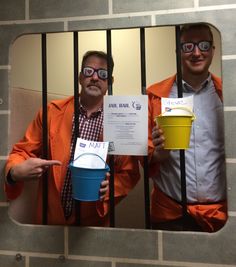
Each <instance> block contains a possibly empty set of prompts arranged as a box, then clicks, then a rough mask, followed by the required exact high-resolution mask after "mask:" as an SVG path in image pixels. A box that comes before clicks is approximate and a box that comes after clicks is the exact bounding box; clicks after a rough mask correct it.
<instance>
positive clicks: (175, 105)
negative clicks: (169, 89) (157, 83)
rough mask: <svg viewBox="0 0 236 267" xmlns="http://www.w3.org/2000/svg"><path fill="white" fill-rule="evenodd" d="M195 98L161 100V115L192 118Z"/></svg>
mask: <svg viewBox="0 0 236 267" xmlns="http://www.w3.org/2000/svg"><path fill="white" fill-rule="evenodd" d="M192 111H193V96H188V97H183V98H165V97H162V98H161V113H162V115H163V116H170V115H171V116H173V115H176V116H177V115H180V116H181V115H185V116H192Z"/></svg>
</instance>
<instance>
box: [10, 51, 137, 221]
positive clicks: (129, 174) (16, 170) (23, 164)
mask: <svg viewBox="0 0 236 267" xmlns="http://www.w3.org/2000/svg"><path fill="white" fill-rule="evenodd" d="M107 62H108V56H107V54H105V53H104V52H101V51H88V52H87V53H86V54H85V55H84V57H83V60H82V67H81V73H80V76H79V83H80V85H81V93H80V96H79V111H78V114H79V137H80V138H83V139H86V140H90V141H102V131H103V97H104V95H105V94H106V92H107V88H108V81H107V78H108V70H107ZM111 62H112V70H113V65H114V63H113V60H112V58H111ZM48 136H49V160H44V159H41V158H40V157H42V155H41V151H42V138H41V137H42V111H39V113H38V114H37V116H36V118H35V119H34V120H33V121H32V123H31V124H30V125H29V126H28V128H27V130H26V133H25V136H24V137H23V139H22V140H20V141H19V142H18V143H17V144H15V145H14V147H13V149H12V151H11V153H10V155H9V158H8V160H7V163H6V168H5V173H6V182H5V191H6V194H7V197H8V199H9V200H12V199H16V198H17V197H18V196H19V195H20V194H21V193H22V190H23V187H24V183H27V181H29V180H31V179H39V187H38V201H37V210H36V211H35V223H38V224H40V223H42V179H41V177H42V175H43V173H44V171H45V170H48V171H49V178H48V209H47V210H48V211H47V212H48V215H47V218H48V224H54V225H58V224H62V225H73V224H76V216H75V205H74V200H73V199H72V197H71V194H68V192H67V190H66V188H69V191H71V179H70V170H69V169H68V164H69V162H70V161H71V160H72V158H73V155H72V152H71V151H72V144H73V143H74V139H75V136H76V134H75V127H74V97H69V98H67V99H64V100H56V101H52V102H51V103H50V104H49V105H48ZM114 171H115V202H116V203H117V202H119V201H120V200H121V199H122V198H123V197H125V196H126V195H127V194H128V192H129V190H130V189H131V188H132V187H133V186H134V185H135V184H136V183H137V181H138V179H139V171H138V162H137V161H136V160H135V159H134V158H133V157H128V156H117V157H115V159H114ZM106 178H107V179H106V180H105V181H103V182H102V184H101V188H100V194H101V199H100V200H99V201H96V202H81V205H80V214H79V217H80V224H81V225H92V226H108V225H109V198H108V183H109V182H108V180H109V179H108V178H109V174H107V177H106ZM77 216H78V215H77Z"/></svg>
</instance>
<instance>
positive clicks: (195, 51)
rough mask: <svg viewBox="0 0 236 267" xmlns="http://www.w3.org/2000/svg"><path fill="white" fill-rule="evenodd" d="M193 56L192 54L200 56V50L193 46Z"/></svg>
mask: <svg viewBox="0 0 236 267" xmlns="http://www.w3.org/2000/svg"><path fill="white" fill-rule="evenodd" d="M193 54H194V55H195V56H198V55H201V50H200V49H199V48H198V46H197V45H195V46H194V49H193Z"/></svg>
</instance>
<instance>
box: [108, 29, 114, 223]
mask: <svg viewBox="0 0 236 267" xmlns="http://www.w3.org/2000/svg"><path fill="white" fill-rule="evenodd" d="M106 41H107V56H108V60H107V69H108V95H112V71H111V56H112V52H111V51H112V49H111V30H107V31H106ZM109 165H110V181H109V201H110V213H109V214H110V227H115V200H114V195H115V181H114V177H115V175H114V156H113V155H110V157H109Z"/></svg>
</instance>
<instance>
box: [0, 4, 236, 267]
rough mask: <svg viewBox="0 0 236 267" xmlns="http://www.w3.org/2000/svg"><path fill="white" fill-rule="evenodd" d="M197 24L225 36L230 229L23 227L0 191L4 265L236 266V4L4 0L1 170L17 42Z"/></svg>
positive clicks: (0, 263) (0, 24)
mask: <svg viewBox="0 0 236 267" xmlns="http://www.w3.org/2000/svg"><path fill="white" fill-rule="evenodd" d="M199 21H204V22H209V23H211V24H213V25H214V26H216V27H217V28H218V29H219V30H220V32H221V34H222V55H223V56H222V60H223V68H222V73H223V86H224V104H225V134H226V157H227V186H228V203H229V220H228V222H227V225H226V226H225V227H224V228H223V229H222V230H221V231H219V232H217V233H215V234H206V233H201V234H199V233H173V232H162V231H150V230H128V229H107V228H102V229H98V228H76V227H53V226H32V225H19V224H18V223H16V222H13V221H12V220H11V219H9V217H8V213H7V210H8V204H7V202H6V201H5V198H4V194H3V191H2V186H1V189H0V267H10V266H24V267H38V266H44V267H49V266H50V267H51V266H55V267H57V266H70V267H73V266H81V267H92V266H96V267H100V266H101V267H102V266H103V267H106V266H107V267H131V266H139V267H148V266H189V267H190V266H199V267H200V266H203V267H204V266H216V264H217V266H219V267H220V266H222V267H223V266H236V253H235V251H236V234H235V228H236V195H235V193H234V192H235V190H236V178H235V177H236V164H235V163H236V155H235V154H236V142H235V139H234V136H235V134H233V132H234V131H235V128H236V127H235V126H236V116H235V112H236V100H235V92H234V91H235V87H236V76H235V72H236V60H235V59H236V46H235V36H236V27H235V24H236V0H228V1H223V0H214V1H213V0H189V1H183V0H179V1H172V0H158V1H156V0H145V1H142V0H132V1H131V0H130V1H129V0H113V1H112V0H80V1H76V0H34V1H33V0H9V1H3V0H0V88H1V89H0V125H1V131H0V169H1V170H2V169H3V165H4V162H5V160H6V157H7V153H8V147H7V142H8V118H9V114H10V110H9V109H8V98H9V77H10V74H11V60H10V57H9V49H10V46H11V43H12V42H13V41H14V40H15V39H16V37H17V36H19V35H21V34H24V33H37V32H44V31H45V32H58V31H71V30H88V29H107V28H125V27H140V26H155V25H172V24H178V23H187V22H199ZM1 183H2V179H1Z"/></svg>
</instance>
